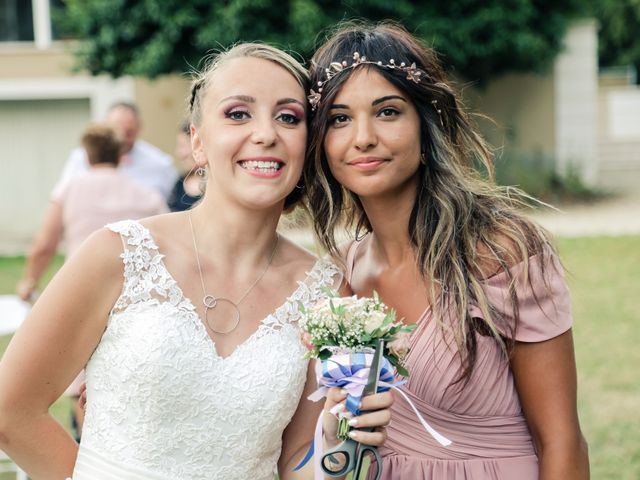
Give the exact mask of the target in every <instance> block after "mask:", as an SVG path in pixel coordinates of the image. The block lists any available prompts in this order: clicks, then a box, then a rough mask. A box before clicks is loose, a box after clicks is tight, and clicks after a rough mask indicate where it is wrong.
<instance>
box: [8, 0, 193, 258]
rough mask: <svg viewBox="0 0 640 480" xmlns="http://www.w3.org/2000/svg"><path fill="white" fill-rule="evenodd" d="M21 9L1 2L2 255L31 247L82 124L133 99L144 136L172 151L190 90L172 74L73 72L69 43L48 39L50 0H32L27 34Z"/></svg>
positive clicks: (184, 79) (187, 84) (76, 141)
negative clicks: (151, 78) (144, 76)
mask: <svg viewBox="0 0 640 480" xmlns="http://www.w3.org/2000/svg"><path fill="white" fill-rule="evenodd" d="M24 4H27V2H23V1H15V2H8V3H5V4H4V5H3V7H2V8H5V10H6V11H3V12H0V253H2V254H7V253H22V252H24V251H25V249H26V248H27V247H28V245H29V243H30V241H31V239H32V237H33V234H34V232H35V231H36V229H37V228H38V226H39V224H40V222H41V220H42V214H43V212H44V209H45V207H46V204H47V202H48V199H49V194H50V192H51V189H52V187H53V185H54V184H55V182H56V180H57V178H58V175H59V174H60V172H61V170H62V166H63V165H64V163H65V161H66V159H67V156H68V154H69V152H70V151H71V149H73V148H74V147H75V146H77V145H78V142H79V137H80V134H81V132H82V130H83V129H84V127H85V126H86V125H87V123H89V122H92V121H100V120H102V119H103V118H104V117H105V114H106V111H107V109H108V107H109V105H110V104H112V103H113V102H115V101H121V100H127V101H134V102H136V103H137V104H138V106H139V107H140V111H141V115H142V120H143V125H142V133H141V137H142V138H143V139H145V140H147V141H149V142H151V143H152V144H154V145H156V146H158V147H159V148H161V149H162V150H164V151H165V152H167V153H172V152H173V149H174V141H175V135H176V131H177V128H178V125H179V123H180V121H181V120H182V119H183V118H184V114H185V108H186V98H187V93H188V90H189V81H188V79H187V78H181V77H180V76H177V75H176V76H167V77H163V78H160V79H157V80H155V81H149V80H144V79H139V78H132V77H125V78H120V79H117V80H114V79H112V78H109V77H108V76H100V77H91V76H90V75H87V74H85V73H82V72H74V66H75V63H74V62H75V59H74V57H73V54H72V48H73V46H74V44H73V42H69V41H56V40H54V39H52V33H51V23H50V15H49V0H33V1H32V10H31V12H32V19H33V27H32V30H29V28H27V27H25V20H24V19H22V18H21V17H20V15H25V11H24ZM12 6H13V7H14V8H13V10H12V9H11V7H12ZM27 17H28V15H27ZM3 21H4V22H5V23H4V24H3V23H2V22H3ZM21 25H22V27H21ZM2 35H4V38H3V37H2Z"/></svg>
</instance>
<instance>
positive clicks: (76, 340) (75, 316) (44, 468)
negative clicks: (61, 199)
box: [0, 230, 123, 480]
mask: <svg viewBox="0 0 640 480" xmlns="http://www.w3.org/2000/svg"><path fill="white" fill-rule="evenodd" d="M121 250H122V245H121V242H120V239H119V238H118V237H117V236H116V235H114V234H112V233H111V232H109V231H107V230H100V231H98V232H96V233H94V234H93V235H92V236H91V237H90V238H89V239H88V240H87V241H86V242H85V243H84V245H83V246H82V247H81V248H80V249H79V250H78V252H77V253H76V254H75V255H73V256H72V257H71V259H69V261H68V262H66V263H65V265H64V266H63V267H62V268H61V269H60V271H59V272H58V273H57V274H56V276H55V277H54V279H53V280H52V281H51V282H50V284H49V286H48V287H47V288H46V289H45V291H44V292H43V294H42V296H41V297H40V299H39V300H38V301H37V302H36V304H35V305H34V307H33V310H32V311H31V313H30V314H29V316H28V317H27V319H26V320H25V322H24V323H23V325H22V326H21V328H20V329H19V330H18V332H17V333H16V335H15V336H14V338H13V340H12V341H11V344H10V345H9V347H8V349H7V351H6V352H5V354H4V356H3V358H2V360H1V361H0V449H2V450H4V451H6V452H7V453H8V454H9V455H10V456H11V457H12V458H13V459H14V461H15V462H16V463H17V464H18V465H20V466H21V467H22V468H23V469H24V470H26V471H27V473H28V474H29V476H30V477H31V478H33V479H37V480H40V479H43V480H44V479H52V480H53V479H55V480H60V479H62V478H66V477H68V476H70V475H71V473H72V470H73V466H74V463H75V459H76V455H77V448H78V446H77V444H76V443H75V442H74V440H73V439H72V438H71V437H70V436H69V435H68V434H67V433H66V431H65V430H64V429H63V428H62V426H61V425H60V424H58V423H57V422H56V421H55V420H54V419H53V417H52V416H51V415H50V414H49V411H48V410H49V407H50V405H51V404H52V403H53V402H54V401H55V400H56V399H57V398H58V397H59V396H60V395H61V394H62V392H63V391H64V389H65V388H66V387H67V386H68V385H69V384H70V383H71V381H72V380H73V379H74V378H75V376H76V375H77V374H78V372H79V371H80V370H81V369H82V368H83V366H84V365H85V364H86V362H87V360H88V359H89V357H90V356H91V353H92V352H93V350H94V349H95V347H96V345H97V344H98V342H99V340H100V338H101V336H102V333H103V331H104V329H105V326H106V322H107V318H108V314H109V311H110V309H111V307H112V306H113V304H114V303H115V301H116V299H117V296H118V295H119V293H120V291H121V289H122V275H123V273H122V270H123V267H122V263H121V260H120V258H119V255H120V253H121Z"/></svg>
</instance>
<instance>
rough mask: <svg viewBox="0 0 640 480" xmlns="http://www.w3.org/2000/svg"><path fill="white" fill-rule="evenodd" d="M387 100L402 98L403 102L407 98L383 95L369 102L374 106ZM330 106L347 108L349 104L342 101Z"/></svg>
mask: <svg viewBox="0 0 640 480" xmlns="http://www.w3.org/2000/svg"><path fill="white" fill-rule="evenodd" d="M387 100H402V101H403V102H405V103H406V102H407V99H406V98H404V97H401V96H400V95H385V96H384V97H380V98H376V99H375V100H374V101H373V102H371V105H372V106H376V105H378V104H379V103H382V102H386V101H387ZM329 108H330V109H331V108H344V109H348V108H349V105H345V104H344V103H334V104H332V105H331V106H330V107H329Z"/></svg>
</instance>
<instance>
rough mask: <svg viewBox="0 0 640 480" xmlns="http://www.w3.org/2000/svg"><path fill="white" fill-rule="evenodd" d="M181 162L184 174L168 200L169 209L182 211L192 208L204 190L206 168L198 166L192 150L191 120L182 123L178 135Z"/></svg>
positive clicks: (178, 158)
mask: <svg viewBox="0 0 640 480" xmlns="http://www.w3.org/2000/svg"><path fill="white" fill-rule="evenodd" d="M174 155H175V157H176V159H177V160H178V162H179V164H180V170H181V171H182V176H181V177H180V178H179V179H178V180H177V181H176V183H175V185H174V186H173V190H171V194H170V195H169V199H168V200H167V204H168V205H169V210H171V211H172V212H182V211H184V210H188V209H189V208H191V207H192V206H193V205H194V204H195V203H196V202H197V201H198V200H200V198H201V197H202V193H203V191H204V189H203V187H204V183H205V181H204V179H203V177H204V169H202V168H198V166H197V165H196V162H195V160H194V158H193V152H192V151H191V134H190V132H189V122H187V121H185V122H182V123H181V124H180V129H179V130H178V134H177V135H176V149H175V152H174Z"/></svg>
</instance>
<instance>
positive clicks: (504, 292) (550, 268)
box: [469, 250, 573, 342]
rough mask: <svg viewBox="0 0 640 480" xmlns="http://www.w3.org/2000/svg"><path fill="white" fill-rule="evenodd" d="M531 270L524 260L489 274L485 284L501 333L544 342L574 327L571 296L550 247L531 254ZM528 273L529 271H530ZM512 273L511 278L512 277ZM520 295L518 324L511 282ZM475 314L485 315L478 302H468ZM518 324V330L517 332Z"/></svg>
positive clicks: (471, 312) (474, 315)
mask: <svg viewBox="0 0 640 480" xmlns="http://www.w3.org/2000/svg"><path fill="white" fill-rule="evenodd" d="M528 263H529V265H528V272H526V269H525V265H524V262H521V263H518V264H516V265H514V266H513V267H511V268H510V269H509V273H510V275H508V274H507V273H506V272H501V273H499V274H497V275H494V276H492V277H489V278H487V279H486V280H484V281H483V283H482V288H483V290H484V292H485V294H486V295H487V300H488V301H489V305H490V307H491V309H492V312H493V317H494V322H495V324H496V327H497V329H498V330H499V331H500V333H501V334H503V335H505V336H508V337H513V338H514V339H515V340H516V341H518V342H542V341H544V340H549V339H551V338H554V337H557V336H558V335H560V334H562V333H564V332H566V331H567V330H569V328H571V325H572V322H573V321H572V316H571V297H570V295H569V289H568V288H567V284H566V281H565V278H564V269H563V267H562V265H561V264H560V261H559V259H558V257H557V256H556V255H555V254H554V253H552V252H551V251H549V250H547V251H545V252H543V253H542V254H538V255H534V256H532V257H530V258H529V262H528ZM527 273H528V275H527ZM509 277H511V278H509ZM510 282H513V283H514V287H515V292H516V296H517V304H518V312H519V319H518V322H517V324H516V320H515V316H514V309H513V304H512V301H511V297H510V293H509V283H510ZM469 313H470V314H471V317H472V318H484V315H483V313H482V311H481V309H480V307H479V306H478V304H477V303H475V302H472V303H471V304H470V306H469ZM514 326H515V332H514Z"/></svg>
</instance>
